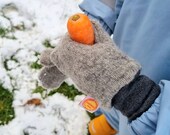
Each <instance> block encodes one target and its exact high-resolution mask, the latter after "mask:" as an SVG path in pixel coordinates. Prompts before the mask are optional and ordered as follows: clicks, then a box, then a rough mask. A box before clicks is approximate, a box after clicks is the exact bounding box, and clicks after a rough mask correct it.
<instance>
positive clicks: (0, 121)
mask: <svg viewBox="0 0 170 135" xmlns="http://www.w3.org/2000/svg"><path fill="white" fill-rule="evenodd" d="M12 102H13V95H12V93H10V92H9V90H7V89H5V88H4V87H3V86H2V85H0V125H4V124H7V123H8V122H9V121H11V120H12V119H13V118H14V117H15V113H14V108H13V107H12Z"/></svg>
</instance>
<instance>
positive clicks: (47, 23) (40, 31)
mask: <svg viewBox="0 0 170 135" xmlns="http://www.w3.org/2000/svg"><path fill="white" fill-rule="evenodd" d="M80 2H81V1H80V0H24V1H22V0H1V1H0V27H2V28H6V29H9V30H11V31H9V32H8V33H7V36H8V37H10V38H0V83H2V84H3V87H5V88H7V89H9V90H10V91H11V92H12V90H15V91H14V101H13V106H14V109H15V115H16V116H15V118H14V119H13V120H12V121H11V122H9V123H8V124H7V125H4V126H0V135H24V133H25V134H26V133H27V134H29V135H55V134H57V135H86V134H87V123H88V122H89V120H90V119H89V117H88V115H87V113H86V112H85V110H83V109H82V108H81V107H80V106H79V105H78V104H79V102H80V101H81V100H82V99H83V98H84V95H82V96H77V97H76V99H75V100H74V101H70V100H69V99H67V98H66V97H64V96H63V95H61V94H55V95H53V96H49V97H47V98H45V99H42V97H41V95H40V94H35V93H34V94H33V93H32V90H33V89H35V88H36V85H37V83H38V77H37V76H38V73H39V70H36V69H32V68H31V67H30V65H31V63H33V62H35V61H37V60H38V56H36V55H35V54H36V53H41V52H42V51H43V50H44V49H46V47H45V46H44V45H43V42H44V41H45V40H49V41H50V43H51V45H52V46H56V45H57V43H58V40H59V38H60V37H61V36H62V35H63V34H64V33H65V32H66V22H67V19H68V17H69V16H70V15H72V14H74V13H77V12H81V11H80V9H79V8H78V4H79V3H80ZM13 28H15V31H12V29H13ZM12 37H15V38H16V39H13V38H12ZM11 38H12V39H11ZM4 62H6V65H7V67H8V70H7V69H6V68H5V66H4ZM66 82H67V83H68V84H69V85H70V84H73V82H72V81H71V80H70V79H68V80H67V81H66ZM31 98H40V99H41V100H42V103H43V105H42V106H33V105H32V106H30V105H29V106H28V105H26V106H23V104H24V103H25V102H26V101H27V100H29V99H31Z"/></svg>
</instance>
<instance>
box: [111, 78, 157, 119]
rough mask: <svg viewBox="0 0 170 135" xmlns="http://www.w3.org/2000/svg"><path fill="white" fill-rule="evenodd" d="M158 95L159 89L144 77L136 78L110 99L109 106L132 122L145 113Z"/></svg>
mask: <svg viewBox="0 0 170 135" xmlns="http://www.w3.org/2000/svg"><path fill="white" fill-rule="evenodd" d="M159 94H160V87H159V85H157V84H156V83H154V82H153V81H152V80H151V79H149V78H148V77H146V76H143V75H141V76H138V77H136V78H135V79H134V80H133V81H132V82H131V83H130V84H128V85H126V86H124V87H123V88H121V89H120V91H119V92H118V93H117V94H116V95H115V96H114V97H113V98H112V101H111V105H112V106H114V107H115V108H116V109H118V110H120V112H121V113H122V114H123V115H125V116H127V117H128V119H129V120H134V119H136V118H137V117H139V116H141V115H142V113H143V112H145V111H147V110H148V109H149V108H150V107H151V105H152V104H153V102H154V101H155V99H156V98H157V97H158V95H159Z"/></svg>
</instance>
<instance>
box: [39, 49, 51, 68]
mask: <svg viewBox="0 0 170 135" xmlns="http://www.w3.org/2000/svg"><path fill="white" fill-rule="evenodd" d="M52 51H53V49H52V48H48V49H46V50H45V51H43V52H42V53H41V55H40V63H41V64H42V65H44V66H54V64H53V63H52V62H51V60H50V54H51V52H52Z"/></svg>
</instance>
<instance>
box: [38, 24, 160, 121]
mask: <svg viewBox="0 0 170 135" xmlns="http://www.w3.org/2000/svg"><path fill="white" fill-rule="evenodd" d="M92 23H93V26H94V31H95V44H94V45H92V46H88V45H84V44H81V43H78V42H75V41H73V40H72V39H71V38H70V37H69V35H68V34H65V36H63V38H62V39H61V40H60V42H59V44H58V45H57V46H56V48H54V49H48V50H46V51H44V52H43V53H42V54H41V58H40V62H41V63H42V64H43V65H44V68H43V69H42V71H41V72H40V75H39V80H40V81H41V83H42V85H43V86H44V87H46V88H56V87H59V86H60V85H61V83H62V82H63V81H64V80H65V79H66V78H67V77H69V78H71V79H72V80H73V82H74V83H75V84H76V86H77V87H78V89H79V90H80V91H82V92H83V93H84V94H86V95H88V96H91V97H93V98H95V99H97V100H98V101H99V102H100V104H101V106H102V107H105V108H108V107H110V104H111V105H112V106H114V107H115V108H116V109H118V110H119V111H120V112H121V113H122V114H123V115H125V116H127V117H128V119H129V120H133V119H136V118H137V117H139V116H140V115H141V114H142V113H143V112H145V111H146V110H148V108H149V107H150V106H151V105H152V103H153V102H154V101H155V99H156V98H157V96H158V95H159V93H160V88H159V86H158V85H157V84H155V83H154V82H153V81H152V80H151V79H149V78H148V77H146V76H143V75H140V65H139V64H138V63H137V62H136V61H135V60H133V59H132V58H130V57H128V56H127V55H125V54H124V53H123V52H121V51H120V50H119V49H118V48H117V47H116V45H115V44H114V43H113V41H112V40H111V38H110V36H109V35H108V34H107V33H105V32H104V30H103V29H102V27H101V26H100V25H99V24H98V23H97V22H92Z"/></svg>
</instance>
